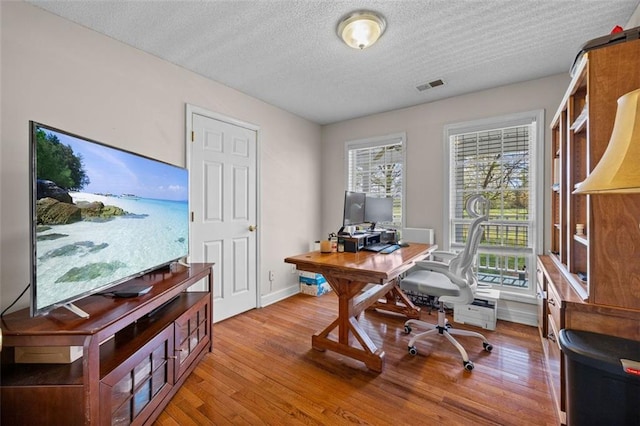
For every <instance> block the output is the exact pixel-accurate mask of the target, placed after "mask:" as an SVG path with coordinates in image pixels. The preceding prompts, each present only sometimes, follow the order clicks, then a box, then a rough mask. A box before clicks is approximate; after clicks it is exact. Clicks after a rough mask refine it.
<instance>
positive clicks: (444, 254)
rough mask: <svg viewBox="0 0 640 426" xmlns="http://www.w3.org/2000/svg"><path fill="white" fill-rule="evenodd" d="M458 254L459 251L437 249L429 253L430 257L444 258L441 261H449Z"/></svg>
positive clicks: (436, 259)
mask: <svg viewBox="0 0 640 426" xmlns="http://www.w3.org/2000/svg"><path fill="white" fill-rule="evenodd" d="M458 254H459V253H456V252H453V251H444V250H436V251H433V252H431V253H430V254H429V258H430V259H431V260H435V261H439V260H438V259H442V260H441V261H443V262H446V263H449V262H450V261H451V259H453V258H454V257H456V256H457V255H458Z"/></svg>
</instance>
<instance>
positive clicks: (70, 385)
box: [0, 263, 213, 425]
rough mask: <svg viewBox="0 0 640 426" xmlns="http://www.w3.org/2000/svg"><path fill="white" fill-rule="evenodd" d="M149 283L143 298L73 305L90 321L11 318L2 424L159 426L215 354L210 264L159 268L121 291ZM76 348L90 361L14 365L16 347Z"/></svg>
mask: <svg viewBox="0 0 640 426" xmlns="http://www.w3.org/2000/svg"><path fill="white" fill-rule="evenodd" d="M198 283H200V284H198ZM141 284H145V285H150V286H152V289H151V291H149V293H147V294H145V295H143V296H140V297H135V298H130V299H118V298H108V297H104V296H99V295H93V296H89V297H86V298H84V299H81V300H79V301H77V302H75V304H76V305H77V306H78V307H79V308H80V309H82V310H84V311H85V312H87V313H88V314H89V315H90V317H89V318H88V319H84V318H80V317H78V316H76V315H74V314H73V313H71V312H69V311H67V310H66V309H56V310H54V311H52V312H50V313H49V314H47V315H45V316H41V317H35V318H31V317H30V316H29V310H28V309H23V310H20V311H17V312H14V313H11V314H9V315H6V316H4V317H3V318H2V321H1V325H2V333H3V348H2V352H1V353H0V355H1V359H2V363H1V371H0V401H1V402H0V404H1V405H0V413H1V417H0V423H1V424H7V425H9V424H40V425H45V424H46V425H54V424H64V425H72V424H73V425H80V424H85V425H89V424H91V425H103V424H104V425H106V424H116V423H117V424H130V423H134V424H150V423H151V422H153V420H154V419H155V418H156V417H157V416H158V415H159V414H160V412H161V411H162V410H163V408H164V407H165V406H166V405H167V403H168V402H169V400H170V399H171V397H172V396H173V395H174V394H175V393H176V392H177V390H178V389H179V387H180V386H181V385H182V383H183V382H184V381H185V379H186V378H187V376H188V375H189V373H191V371H192V370H193V369H194V368H195V366H196V364H197V363H198V361H199V360H200V359H201V358H202V357H203V356H204V355H205V354H206V353H207V352H210V351H211V349H212V341H211V326H212V318H213V317H212V299H211V288H212V285H213V271H212V264H205V263H196V264H191V267H190V268H186V267H184V266H179V265H178V266H176V267H175V268H173V270H169V268H164V269H160V270H158V271H154V272H151V273H149V274H146V275H144V276H142V277H139V278H135V279H132V280H130V281H128V282H126V283H123V284H121V285H119V286H118V287H117V289H118V288H119V289H124V288H126V287H127V286H133V285H141ZM194 284H198V285H194ZM190 287H192V288H190ZM187 289H189V290H188V291H187ZM203 289H204V290H203ZM193 290H196V291H193ZM78 346H79V347H81V348H82V349H81V350H82V357H81V358H80V359H78V360H76V361H74V362H72V363H67V364H23V363H16V362H15V357H14V354H15V348H16V347H23V348H29V347H34V348H37V347H40V348H42V347H66V348H68V347H78Z"/></svg>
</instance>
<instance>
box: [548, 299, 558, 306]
mask: <svg viewBox="0 0 640 426" xmlns="http://www.w3.org/2000/svg"><path fill="white" fill-rule="evenodd" d="M548 301H549V304H550V305H553V306H556V301H555V299H548Z"/></svg>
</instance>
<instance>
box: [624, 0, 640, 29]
mask: <svg viewBox="0 0 640 426" xmlns="http://www.w3.org/2000/svg"><path fill="white" fill-rule="evenodd" d="M639 26H640V3H638V7H637V8H636V11H635V12H633V14H632V15H631V18H629V22H627V25H625V27H624V28H625V29H629V28H634V27H639Z"/></svg>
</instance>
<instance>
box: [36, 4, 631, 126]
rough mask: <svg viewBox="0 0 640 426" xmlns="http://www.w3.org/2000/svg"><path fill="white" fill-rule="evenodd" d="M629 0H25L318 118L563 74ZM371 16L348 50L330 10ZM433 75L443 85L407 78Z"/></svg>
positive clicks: (623, 18) (627, 10) (620, 17)
mask: <svg viewBox="0 0 640 426" xmlns="http://www.w3.org/2000/svg"><path fill="white" fill-rule="evenodd" d="M639 2H640V0H608V1H601V0H600V1H596V0H510V1H508V0H464V1H463V0H422V1H408V0H407V1H402V0H387V1H313V0H310V1H302V0H300V1H294V0H281V1H274V0H271V1H269V0H262V1H256V0H253V1H246V0H244V1H243V0H236V1H73V2H66V1H65V2H63V1H55V2H52V1H29V3H32V4H34V5H36V6H38V7H41V8H43V9H45V10H48V11H50V12H52V13H54V14H57V15H60V16H62V17H64V18H66V19H69V20H71V21H74V22H77V23H79V24H81V25H84V26H86V27H88V28H91V29H93V30H95V31H97V32H100V33H103V34H106V35H108V36H110V37H112V38H114V39H116V40H120V41H122V42H124V43H126V44H128V45H131V46H133V47H136V48H138V49H141V50H144V51H146V52H148V53H151V54H153V55H155V56H158V57H160V58H163V59H165V60H167V61H169V62H172V63H174V64H177V65H180V66H182V67H184V68H186V69H189V70H192V71H194V72H196V73H198V74H201V75H203V76H205V77H208V78H210V79H212V80H215V81H218V82H220V83H223V84H225V85H227V86H229V87H232V88H235V89H237V90H239V91H241V92H243V93H246V94H248V95H251V96H253V97H256V98H258V99H262V100H264V101H265V102H268V103H270V104H272V105H276V106H278V107H280V108H283V109H285V110H287V111H290V112H293V113H295V114H297V115H300V116H302V117H305V118H307V119H309V120H311V121H314V122H316V123H320V124H327V123H333V122H337V121H342V120H346V119H350V118H355V117H360V116H365V115H369V114H373V113H377V112H382V111H388V110H393V109H397V108H402V107H407V106H412V105H417V104H421V103H425V102H431V101H434V100H438V99H443V98H448V97H451V96H456V95H461V94H465V93H470V92H475V91H478V90H482V89H487V88H492V87H496V86H502V85H505V84H509V83H515V82H520V81H526V80H531V79H536V78H540V77H545V76H549V75H553V74H558V73H568V71H569V68H570V66H571V64H572V62H573V59H574V58H575V56H576V54H577V53H578V51H579V49H580V47H581V46H582V45H583V44H584V43H585V42H587V41H588V40H590V39H592V38H595V37H600V36H603V35H605V34H608V33H609V32H610V31H611V29H612V28H613V27H614V26H615V25H620V26H624V25H625V24H626V23H627V21H628V20H629V18H630V17H631V14H632V13H633V11H634V10H635V9H636V8H637V7H638V3H639ZM364 8H366V9H370V10H375V11H377V12H380V13H381V14H382V15H384V17H385V18H386V20H387V30H386V32H385V34H384V35H383V36H382V38H381V39H380V40H379V41H378V43H377V44H375V45H374V46H372V47H370V48H369V49H366V50H363V51H358V50H354V49H351V48H349V47H347V46H345V45H344V44H343V43H342V41H341V40H340V39H339V38H338V37H337V35H336V26H337V24H338V21H339V20H340V18H341V17H343V16H344V15H346V14H347V13H349V12H351V11H353V10H357V9H364ZM436 79H443V80H444V81H445V83H446V84H445V85H444V86H440V87H436V88H432V89H428V90H426V91H423V92H420V91H418V90H417V89H416V86H419V85H421V84H424V83H426V82H430V81H433V80H436Z"/></svg>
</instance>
